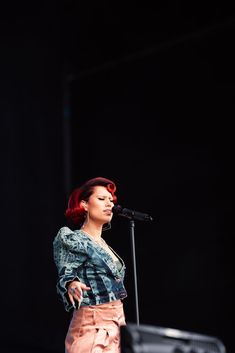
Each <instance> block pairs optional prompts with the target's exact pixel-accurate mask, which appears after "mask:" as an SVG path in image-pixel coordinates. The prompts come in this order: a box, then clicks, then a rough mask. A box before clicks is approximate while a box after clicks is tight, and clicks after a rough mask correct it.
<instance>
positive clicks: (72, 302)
mask: <svg viewBox="0 0 235 353" xmlns="http://www.w3.org/2000/svg"><path fill="white" fill-rule="evenodd" d="M68 296H69V300H70V302H71V304H72V306H73V307H74V308H75V307H76V306H75V302H74V299H73V296H72V294H70V293H68Z"/></svg>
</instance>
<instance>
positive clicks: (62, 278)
mask: <svg viewBox="0 0 235 353" xmlns="http://www.w3.org/2000/svg"><path fill="white" fill-rule="evenodd" d="M53 255H54V262H55V264H56V267H57V271H58V277H59V279H58V282H57V285H56V288H57V293H58V294H59V295H60V297H61V298H62V300H63V303H64V306H65V310H66V311H70V310H71V308H72V304H71V303H70V300H69V298H68V291H67V284H68V283H69V282H71V281H73V280H78V281H79V277H78V270H79V267H81V266H82V264H83V263H84V261H85V260H86V258H87V253H86V251H85V249H84V246H83V244H82V243H81V242H80V241H79V237H78V235H77V234H76V233H75V232H73V231H72V230H71V229H69V228H68V227H62V228H61V229H60V230H59V232H58V233H57V235H56V237H55V239H54V241H53Z"/></svg>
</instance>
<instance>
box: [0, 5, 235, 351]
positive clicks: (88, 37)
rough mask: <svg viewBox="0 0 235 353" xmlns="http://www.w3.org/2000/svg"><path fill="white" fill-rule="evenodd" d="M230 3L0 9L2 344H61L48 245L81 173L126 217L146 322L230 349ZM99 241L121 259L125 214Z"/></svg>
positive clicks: (130, 315) (130, 301)
mask: <svg viewBox="0 0 235 353" xmlns="http://www.w3.org/2000/svg"><path fill="white" fill-rule="evenodd" d="M234 16H235V14H234V7H233V6H232V5H230V6H228V5H227V4H226V3H223V4H222V3H215V2H213V3H211V4H210V3H207V4H206V5H205V4H204V3H198V2H197V4H196V3H193V4H191V3H190V4H189V3H188V2H178V3H175V2H173V1H167V2H162V3H160V4H158V5H151V4H150V3H149V4H148V3H145V4H141V5H138V4H123V5H122V4H118V5H117V4H115V5H114V4H110V3H109V2H101V3H100V2H99V3H97V2H94V3H91V2H90V3H89V4H87V5H86V4H85V5H84V4H83V5H81V4H79V3H78V2H75V1H67V2H66V3H56V2H54V1H51V2H50V3H49V2H43V1H41V2H40V3H34V4H31V5H28V4H27V5H24V4H22V3H21V4H18V5H14V6H13V5H12V4H8V5H5V7H4V8H2V11H1V100H0V101H1V143H2V145H1V162H2V163H1V164H2V168H1V179H2V182H1V186H2V188H1V194H2V209H1V215H2V222H1V227H2V235H1V240H2V246H1V249H2V256H1V269H2V273H1V274H2V281H1V283H2V284H1V303H2V307H1V309H2V314H1V318H2V326H3V329H2V336H3V337H2V347H3V348H4V350H7V351H8V352H56V353H60V352H63V351H64V346H63V345H64V336H65V334H66V331H67V326H68V323H69V319H70V314H68V313H66V312H65V311H64V308H63V306H62V303H61V302H60V301H59V298H58V297H57V294H56V291H55V284H56V280H57V277H56V269H55V266H54V263H53V255H52V241H53V238H54V236H55V234H56V233H57V231H58V229H59V228H60V227H61V226H62V225H64V224H65V220H64V216H63V213H64V210H65V208H66V203H67V198H68V195H69V193H70V192H71V190H72V189H73V188H74V187H76V186H78V185H79V184H80V183H82V182H83V181H85V180H86V179H88V178H90V177H95V176H105V177H108V178H111V179H113V180H114V181H115V182H116V184H117V190H118V192H117V196H118V202H119V203H120V204H121V205H123V206H124V207H128V208H131V209H135V210H138V211H142V212H146V213H149V214H151V216H152V217H153V221H152V222H150V223H147V222H146V223H145V222H137V221H136V223H135V243H136V261H137V274H138V294H139V314H140V323H143V324H151V325H156V326H164V327H172V328H177V329H181V330H187V331H193V332H198V333H203V334H208V335H213V336H216V337H218V338H220V339H221V340H222V341H223V342H224V344H225V346H226V348H227V351H228V353H233V351H234V348H235V346H234V342H233V331H232V330H233V327H234V319H233V298H234V292H233V285H234V270H233V268H234V259H233V251H232V235H233V227H232V194H233V161H234V156H233V146H234V142H233V131H234V130H233V120H234V96H235V90H234V54H233V51H234V24H235V17H234ZM104 238H105V239H106V240H107V241H108V242H109V243H110V244H111V245H112V246H113V247H114V248H115V249H116V250H117V251H118V252H119V253H120V255H121V256H122V257H123V259H124V260H125V262H126V265H127V273H126V287H127V290H128V298H127V299H126V300H125V312H126V318H127V321H130V322H134V321H135V300H134V299H135V295H134V282H133V266H132V252H131V240H130V234H129V223H128V221H127V220H125V219H120V218H119V219H118V218H116V217H115V218H114V219H113V222H112V229H111V230H110V231H107V232H106V233H104Z"/></svg>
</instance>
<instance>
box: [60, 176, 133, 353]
mask: <svg viewBox="0 0 235 353" xmlns="http://www.w3.org/2000/svg"><path fill="white" fill-rule="evenodd" d="M115 191H116V185H115V183H114V182H113V181H111V180H109V179H106V178H103V177H97V178H93V179H90V180H88V181H87V182H85V183H84V184H83V185H82V186H81V187H79V188H77V189H75V190H74V191H73V192H72V194H71V196H70V198H69V202H68V208H67V210H66V212H65V216H66V218H67V219H68V220H69V221H70V222H71V223H72V224H73V225H74V226H75V230H72V229H71V228H72V227H70V228H69V227H66V226H65V227H62V228H61V229H60V230H59V232H58V234H57V235H56V237H55V239H54V242H53V249H54V260H55V264H56V266H57V269H58V277H59V279H58V283H57V292H58V294H59V295H60V297H61V298H62V300H63V303H64V306H65V310H66V311H68V312H70V311H72V310H73V314H72V318H71V321H70V325H69V328H68V332H67V335H66V338H65V352H66V353H88V352H89V353H92V352H93V353H94V352H95V353H98V352H105V353H108V352H112V353H120V326H121V325H126V322H125V315H124V311H123V303H122V300H123V299H124V298H126V297H127V293H126V289H125V287H124V283H123V281H124V275H125V264H124V262H123V260H122V259H121V258H120V256H119V255H118V254H117V253H116V252H115V251H114V250H113V249H112V248H111V247H110V246H109V245H107V243H106V242H105V241H104V239H103V238H102V232H103V231H104V230H105V229H109V228H110V227H111V223H110V222H111V220H112V216H113V213H112V208H113V206H114V204H115V203H116V201H117V197H116V195H115Z"/></svg>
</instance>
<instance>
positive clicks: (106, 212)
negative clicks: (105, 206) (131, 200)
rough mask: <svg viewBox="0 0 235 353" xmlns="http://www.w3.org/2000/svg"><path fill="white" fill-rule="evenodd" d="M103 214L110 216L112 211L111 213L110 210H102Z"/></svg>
mask: <svg viewBox="0 0 235 353" xmlns="http://www.w3.org/2000/svg"><path fill="white" fill-rule="evenodd" d="M104 213H105V214H106V215H107V216H111V214H112V211H111V210H104Z"/></svg>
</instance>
